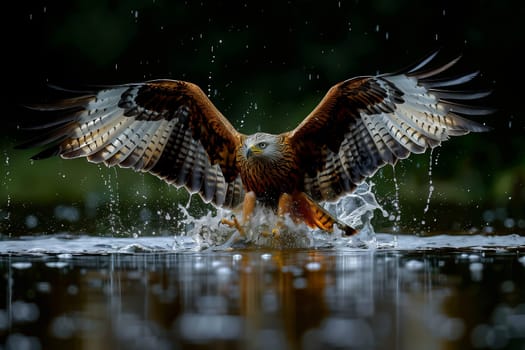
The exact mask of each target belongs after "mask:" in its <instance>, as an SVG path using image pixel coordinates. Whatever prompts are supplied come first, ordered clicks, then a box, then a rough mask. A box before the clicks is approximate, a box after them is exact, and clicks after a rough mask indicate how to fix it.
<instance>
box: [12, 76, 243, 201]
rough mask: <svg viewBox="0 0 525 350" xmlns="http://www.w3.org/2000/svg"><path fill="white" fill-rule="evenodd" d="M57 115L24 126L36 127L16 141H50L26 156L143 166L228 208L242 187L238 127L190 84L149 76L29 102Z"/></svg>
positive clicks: (30, 144) (36, 143)
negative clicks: (27, 137)
mask: <svg viewBox="0 0 525 350" xmlns="http://www.w3.org/2000/svg"><path fill="white" fill-rule="evenodd" d="M34 108H36V109H40V110H50V111H54V112H56V113H53V114H57V113H59V111H61V110H63V112H62V116H60V117H58V118H56V119H54V120H51V121H47V122H44V123H42V124H41V125H37V126H34V127H31V128H32V129H39V130H42V129H44V131H42V133H41V134H40V135H39V136H37V138H35V139H33V140H30V141H29V142H27V143H25V144H23V145H20V146H19V147H22V148H27V147H35V146H42V145H51V146H50V147H49V148H47V149H46V150H44V151H43V152H41V153H39V154H37V155H36V156H34V157H33V158H35V159H40V158H45V157H49V156H52V155H60V156H61V157H62V158H78V157H86V158H87V159H88V160H89V161H90V162H93V163H103V164H105V165H107V166H114V165H118V166H120V167H123V168H132V169H134V170H136V171H142V172H150V173H152V174H154V175H156V176H158V177H159V178H161V179H163V180H165V181H166V182H168V183H170V184H174V185H175V186H177V187H180V186H185V187H186V188H187V189H188V191H189V192H191V193H199V194H200V195H201V197H202V198H203V199H204V200H205V201H206V202H212V203H214V204H215V205H218V206H224V207H235V206H236V205H237V204H239V203H240V202H241V201H242V198H243V189H242V184H241V179H240V176H239V172H238V169H237V167H236V162H235V157H236V152H237V148H238V147H239V145H240V144H241V143H242V140H243V138H244V137H245V136H244V135H242V134H240V133H238V132H237V131H236V130H235V129H234V127H233V126H232V125H231V124H230V123H229V122H228V120H227V119H226V118H225V117H224V116H223V115H222V114H221V113H220V112H219V111H218V110H217V108H216V107H215V106H214V105H213V104H212V102H211V101H210V100H209V99H208V97H207V96H206V95H205V94H204V92H203V91H202V90H201V89H200V88H199V87H198V86H197V85H195V84H192V83H188V82H184V81H174V80H154V81H148V82H144V83H138V84H128V85H120V86H114V87H111V88H107V89H104V90H100V91H98V92H94V93H92V94H88V95H83V96H79V97H74V98H70V99H66V100H63V101H61V102H59V103H57V104H53V105H47V106H35V107H34Z"/></svg>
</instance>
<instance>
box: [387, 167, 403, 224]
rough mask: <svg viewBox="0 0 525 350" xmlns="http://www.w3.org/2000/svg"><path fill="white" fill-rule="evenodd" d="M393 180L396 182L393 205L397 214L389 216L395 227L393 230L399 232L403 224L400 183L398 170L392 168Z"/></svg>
mask: <svg viewBox="0 0 525 350" xmlns="http://www.w3.org/2000/svg"><path fill="white" fill-rule="evenodd" d="M392 180H393V181H394V191H395V192H394V201H393V202H392V205H393V206H394V211H395V214H391V215H390V216H389V220H390V221H393V222H394V227H393V228H392V229H393V231H394V232H397V231H399V223H400V222H401V206H400V205H399V183H398V182H397V176H396V168H395V167H394V166H393V167H392Z"/></svg>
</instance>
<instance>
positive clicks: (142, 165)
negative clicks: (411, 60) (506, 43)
mask: <svg viewBox="0 0 525 350" xmlns="http://www.w3.org/2000/svg"><path fill="white" fill-rule="evenodd" d="M436 54H437V52H435V53H433V54H431V55H430V56H428V57H427V58H425V59H424V60H422V61H421V62H419V63H418V64H416V65H414V66H413V67H411V68H408V69H405V70H403V71H400V72H396V73H388V74H380V75H375V76H360V77H355V78H352V79H348V80H345V81H342V82H340V83H338V84H335V85H334V86H332V87H331V88H330V90H328V92H327V94H326V95H325V96H324V98H323V99H322V100H321V101H320V102H319V104H318V105H317V106H316V107H315V108H314V110H313V111H312V112H311V113H310V114H309V115H308V116H307V117H306V118H305V119H304V120H303V121H302V122H301V123H300V124H299V125H298V126H297V127H296V128H295V129H293V130H291V131H287V132H283V133H281V134H278V135H274V134H268V133H264V132H257V133H255V134H252V135H245V134H243V133H240V132H239V131H237V130H236V129H235V128H234V127H233V126H232V124H230V122H229V121H228V120H227V119H226V118H225V117H224V116H223V115H222V114H221V112H220V111H219V110H218V109H217V108H216V107H215V106H214V105H213V103H212V102H211V101H210V99H209V98H208V97H207V96H206V94H205V93H204V92H203V91H202V90H201V89H200V88H199V87H198V86H197V85H195V84H193V83H191V82H187V81H180V80H151V81H145V82H140V83H132V84H125V85H118V86H111V87H105V88H101V89H100V90H97V91H91V92H86V93H84V94H82V95H78V96H75V97H72V98H71V97H70V98H67V99H64V100H61V101H59V102H56V103H53V104H48V105H37V106H33V107H34V108H36V109H39V110H51V111H56V112H57V113H56V114H57V115H59V116H58V117H57V116H54V117H53V118H52V119H50V120H45V121H44V122H42V123H41V124H39V125H33V126H31V128H33V129H37V130H40V131H39V134H38V135H37V136H36V137H35V138H33V139H31V140H30V141H28V142H26V143H24V144H22V145H20V147H25V148H27V147H37V146H44V145H45V146H47V148H45V150H43V151H42V152H40V153H38V154H37V155H35V156H34V157H33V159H42V158H46V157H50V156H54V155H59V156H60V157H62V158H65V159H69V158H78V157H86V158H87V160H88V161H90V162H92V163H103V164H105V165H107V166H115V165H118V166H120V167H123V168H131V169H134V170H135V171H141V172H148V173H151V174H153V175H155V176H157V177H159V178H160V179H162V180H164V181H166V182H167V183H169V184H172V185H174V186H176V187H182V186H184V187H185V188H186V189H187V190H188V191H189V192H190V193H192V194H193V193H198V194H199V195H200V196H201V197H202V199H203V200H204V201H205V202H207V203H212V204H213V205H215V206H217V207H224V208H229V209H236V210H239V211H240V212H242V216H241V218H240V219H239V220H237V219H236V218H235V217H234V220H226V219H224V223H226V224H229V225H233V226H235V227H237V228H238V229H239V230H240V231H241V232H242V230H243V228H244V227H245V225H247V224H248V223H249V221H250V218H251V217H252V214H253V213H254V210H255V208H256V207H257V206H265V207H269V208H272V209H273V210H274V211H275V213H276V214H278V217H280V218H283V217H284V216H285V215H289V216H290V217H291V218H292V219H293V220H294V221H295V222H304V223H306V224H307V225H308V226H310V227H312V228H319V229H322V230H324V231H328V232H332V231H333V229H334V226H337V227H338V228H339V229H341V230H342V231H343V232H344V233H345V234H346V235H352V234H354V233H356V230H355V229H354V228H352V227H350V226H348V225H346V224H345V223H343V222H341V221H340V220H338V219H337V218H336V217H334V216H332V215H331V214H330V213H328V212H327V211H326V210H324V209H323V207H321V206H320V204H319V203H320V202H324V201H335V200H337V199H338V198H339V197H341V196H343V195H345V194H348V193H351V192H352V191H353V190H354V189H355V188H356V186H357V185H358V184H359V183H361V182H363V181H364V180H365V179H367V178H368V177H371V176H372V175H374V173H375V172H376V171H377V170H378V169H379V168H381V167H382V166H384V165H386V164H391V165H395V164H396V162H397V161H398V160H399V159H404V158H407V157H408V156H409V155H410V154H411V153H423V152H425V151H426V150H427V149H429V148H434V147H436V146H439V145H440V144H441V142H442V141H445V140H447V139H448V138H449V137H450V136H457V135H464V134H467V133H469V132H481V131H486V130H488V127H486V126H484V125H482V124H480V123H477V122H474V121H471V120H469V119H466V118H465V117H464V116H465V115H466V116H472V115H484V114H488V113H490V110H489V109H486V108H481V107H475V106H472V104H471V105H470V106H469V105H466V104H464V102H465V101H467V102H468V101H473V100H477V99H480V98H483V97H485V96H486V95H487V94H488V92H485V91H483V92H468V91H463V90H457V89H450V88H454V87H456V86H458V85H461V84H464V83H466V82H468V81H470V80H471V79H472V78H474V77H475V76H476V75H477V72H474V73H471V74H466V75H461V76H456V77H454V78H440V77H441V74H440V73H442V72H444V71H445V70H447V69H448V68H450V67H451V66H452V65H454V64H455V63H456V62H457V61H458V59H459V57H458V58H456V59H454V60H452V61H450V62H448V63H447V64H444V65H439V66H437V65H435V64H433V62H434V58H435V56H436ZM58 112H61V113H58Z"/></svg>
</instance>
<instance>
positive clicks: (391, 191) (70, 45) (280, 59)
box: [0, 0, 525, 235]
mask: <svg viewBox="0 0 525 350" xmlns="http://www.w3.org/2000/svg"><path fill="white" fill-rule="evenodd" d="M11 6H13V5H11ZM14 6H16V8H9V9H6V10H5V12H4V16H5V17H6V18H5V20H4V21H3V23H4V24H3V26H4V29H3V31H2V32H3V36H4V49H3V50H2V51H3V57H4V59H5V61H6V63H4V67H5V69H6V71H5V72H4V76H3V83H4V90H6V91H5V92H4V93H3V94H2V97H3V99H4V101H2V102H3V106H4V107H5V108H4V109H3V112H2V118H3V120H4V125H6V126H5V128H2V131H1V133H2V147H3V154H2V158H4V160H3V162H2V165H1V166H2V172H0V181H2V186H0V188H1V190H0V193H2V198H4V203H3V206H2V210H1V211H0V213H1V215H2V227H1V231H0V234H4V235H19V234H27V233H32V232H39V233H40V232H45V233H49V232H55V231H60V230H65V231H68V232H69V231H71V232H77V231H87V232H89V233H95V234H112V233H115V232H118V233H122V234H125V235H128V234H132V233H137V234H148V233H151V232H152V231H155V232H162V231H163V230H167V231H168V232H172V231H173V230H174V229H176V226H177V225H176V223H175V222H174V220H170V221H169V222H165V221H166V220H164V219H162V218H165V217H166V214H171V216H172V217H176V216H177V215H179V214H178V213H180V211H179V210H178V207H177V203H179V202H183V204H184V203H185V202H186V201H187V195H186V193H185V192H184V190H180V191H177V190H175V189H170V188H168V186H167V185H165V184H163V183H162V182H160V181H158V180H157V179H156V178H154V177H152V176H147V175H141V174H136V173H133V172H131V171H129V170H124V171H122V170H120V169H119V170H113V169H105V168H102V167H99V166H94V165H92V164H89V163H87V162H86V161H85V160H72V161H62V160H60V159H51V160H45V161H38V162H35V163H33V162H30V161H29V159H28V158H29V156H30V155H32V154H34V153H35V152H33V151H31V150H30V151H17V150H14V149H13V145H14V144H15V143H16V142H19V141H21V140H22V139H24V138H25V137H27V136H28V135H27V133H25V132H22V131H20V130H18V128H17V126H18V125H20V124H21V123H22V122H23V121H24V120H26V119H31V118H38V116H35V115H34V114H31V113H30V112H28V111H27V110H25V109H24V108H21V107H20V105H21V104H24V103H27V102H33V101H45V100H46V99H48V98H50V96H52V95H51V92H50V90H49V88H48V86H47V84H57V85H60V86H65V87H68V88H82V87H85V86H86V85H93V84H95V85H97V84H118V83H126V82H136V81H142V80H149V79H157V78H170V79H183V80H189V81H192V82H194V83H197V84H198V85H200V86H201V87H202V88H203V90H204V91H205V92H208V94H209V95H210V98H211V99H212V101H213V102H214V103H215V104H216V106H217V107H218V108H219V109H220V110H221V111H222V112H223V113H224V114H225V115H226V116H227V117H228V118H229V119H230V120H231V121H232V123H233V124H234V125H235V126H236V127H238V128H239V129H240V130H241V131H242V132H244V133H252V132H255V131H257V130H264V131H269V132H282V131H285V130H289V129H292V128H294V127H295V126H296V125H297V124H298V123H299V122H300V121H301V120H302V119H303V118H304V117H305V116H306V115H307V114H308V113H309V112H310V111H311V110H312V109H313V108H314V107H315V105H316V104H317V103H318V102H319V101H320V99H321V98H322V97H323V95H324V94H325V93H326V91H327V90H328V89H329V88H330V87H331V86H332V85H333V84H335V83H337V82H339V81H341V80H344V79H347V78H351V77H353V76H356V75H368V74H376V73H385V72H389V71H394V70H397V69H400V68H402V67H405V66H407V65H409V64H412V63H414V62H416V61H417V60H418V59H421V58H422V57H424V56H425V55H427V54H428V53H430V52H432V51H434V50H436V49H441V52H440V55H439V56H438V62H440V63H443V62H445V61H446V60H448V59H451V58H454V57H455V56H457V55H458V54H462V55H463V58H462V60H461V61H460V63H459V64H458V66H457V67H454V69H452V70H451V72H450V74H451V75H454V74H457V73H460V72H464V73H468V72H471V71H473V70H480V71H481V74H480V77H479V78H478V79H476V80H475V81H474V82H472V83H470V84H469V85H468V86H467V87H468V88H472V89H474V90H478V89H491V90H493V94H492V95H491V96H490V97H489V98H487V99H486V100H485V101H483V104H484V105H487V106H491V107H494V108H497V112H496V113H494V114H492V115H490V116H486V117H481V118H479V119H478V120H479V121H481V122H486V123H487V124H488V125H490V126H492V127H493V130H492V131H491V132H489V133H484V134H471V135H468V136H464V137H460V138H454V139H453V140H450V141H447V142H446V143H444V144H443V146H442V147H440V148H438V149H436V150H434V152H433V154H432V158H430V156H429V154H428V153H427V154H426V155H418V156H413V157H411V158H410V159H408V160H405V161H403V162H401V164H399V166H397V167H396V168H395V174H394V171H393V170H392V169H391V168H390V167H387V168H385V169H384V170H383V171H381V172H379V173H378V174H377V175H376V176H375V177H374V178H373V180H372V181H373V182H374V183H375V184H376V186H375V187H374V191H375V192H376V194H377V198H378V200H379V202H380V203H381V204H382V205H383V206H384V207H385V209H387V210H388V211H389V213H390V214H392V215H393V216H394V217H395V216H399V217H400V218H399V220H395V221H391V220H389V219H388V218H383V217H382V215H380V213H377V214H376V218H375V220H376V223H375V227H376V230H378V231H388V230H390V229H391V227H392V226H394V225H398V226H400V229H401V231H402V232H416V233H427V232H436V231H438V232H442V231H443V230H446V231H447V232H450V231H460V232H464V231H468V232H484V233H491V232H493V231H495V232H502V233H503V232H517V233H520V232H523V231H524V229H525V185H524V183H525V120H524V117H523V114H522V112H521V108H522V102H523V101H522V99H523V98H522V96H521V93H522V87H521V83H522V81H523V68H522V64H523V59H522V57H521V56H520V54H519V51H520V50H521V49H522V46H523V43H524V33H525V31H524V30H523V18H525V5H523V3H522V2H521V1H512V0H506V1H458V2H448V1H429V2H419V1H414V0H412V1H411V0H400V1H387V0H382V1H337V0H334V1H322V2H315V1H302V2H296V1H287V2H285V1H265V2H257V3H256V2H234V1H186V2H182V1H162V0H147V1H146V0H145V1H126V2H119V1H102V0H95V1H91V0H75V1H69V2H63V3H62V2H55V3H53V2H52V3H49V2H39V1H25V2H19V3H18V4H17V5H14ZM430 161H432V163H434V164H433V166H432V167H431V168H430V169H429V163H430ZM429 173H431V175H429ZM396 182H397V185H398V188H399V190H398V191H396ZM431 186H433V187H434V191H433V192H432V196H431V198H430V205H429V210H428V212H425V210H424V208H425V207H426V203H427V200H428V197H429V188H430V187H431ZM93 198H94V199H93ZM194 202H196V204H194V207H195V208H196V209H194V210H196V211H197V212H198V213H200V212H202V210H206V209H202V206H201V205H199V204H198V200H195V201H194ZM93 203H94V204H93ZM393 203H399V206H400V209H399V210H397V209H396V208H395V206H394V204H393ZM57 207H59V208H62V209H63V207H66V208H70V209H71V208H72V209H73V212H75V210H76V211H77V214H78V217H75V216H73V217H69V218H68V217H67V215H66V216H65V217H64V216H63V215H62V216H61V214H60V212H61V211H60V210H61V209H59V210H58V211H57ZM199 208H200V209H199ZM199 210H200V212H199ZM28 218H30V219H35V218H36V224H35V225H34V223H35V220H33V221H31V220H29V221H28ZM163 220H164V221H163ZM151 225H154V228H153V229H152V226H151ZM115 227H118V229H117V230H115ZM137 227H141V228H142V229H141V230H139V229H137Z"/></svg>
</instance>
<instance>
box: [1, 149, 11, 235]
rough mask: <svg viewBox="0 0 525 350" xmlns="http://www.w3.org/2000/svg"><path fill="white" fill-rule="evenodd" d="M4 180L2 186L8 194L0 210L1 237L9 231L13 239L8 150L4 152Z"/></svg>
mask: <svg viewBox="0 0 525 350" xmlns="http://www.w3.org/2000/svg"><path fill="white" fill-rule="evenodd" d="M4 168H5V172H4V178H3V181H2V185H3V187H4V189H5V192H6V201H5V205H4V207H3V208H1V209H0V220H2V221H1V224H2V225H1V226H0V227H1V229H0V235H1V234H3V233H5V232H6V231H7V234H8V236H9V237H11V230H10V219H11V193H10V192H9V183H10V182H11V181H12V178H11V170H10V167H9V154H8V152H7V150H4Z"/></svg>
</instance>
